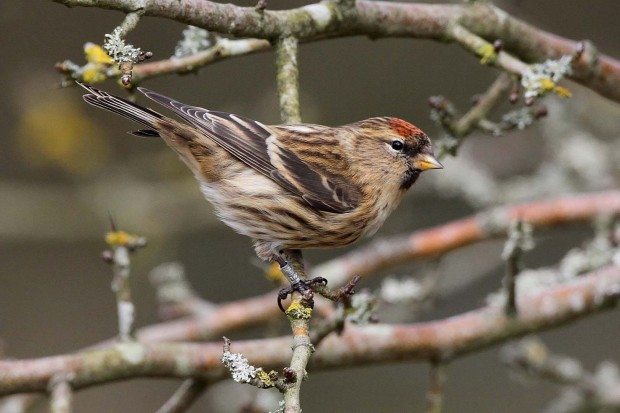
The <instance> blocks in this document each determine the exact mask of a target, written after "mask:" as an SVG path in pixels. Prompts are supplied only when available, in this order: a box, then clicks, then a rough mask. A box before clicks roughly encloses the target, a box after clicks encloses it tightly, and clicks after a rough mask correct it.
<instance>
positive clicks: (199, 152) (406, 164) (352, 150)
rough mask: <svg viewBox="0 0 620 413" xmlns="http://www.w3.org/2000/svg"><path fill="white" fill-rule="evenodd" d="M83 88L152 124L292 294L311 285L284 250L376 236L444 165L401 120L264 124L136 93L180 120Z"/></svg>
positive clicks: (103, 103) (148, 133)
mask: <svg viewBox="0 0 620 413" xmlns="http://www.w3.org/2000/svg"><path fill="white" fill-rule="evenodd" d="M82 86H83V87H84V88H86V89H87V90H88V91H89V92H90V93H88V94H86V95H84V100H85V101H86V102H88V103H90V104H91V105H94V106H97V107H100V108H103V109H107V110H109V111H111V112H114V113H118V114H120V115H122V116H125V117H127V118H129V119H131V120H133V121H136V122H138V123H140V124H142V125H144V126H146V127H147V128H148V129H142V130H138V131H136V132H132V133H133V134H134V135H137V136H141V137H161V138H162V139H163V140H164V141H165V142H166V143H167V144H168V146H170V147H171V148H172V149H174V150H175V151H176V152H177V153H178V154H179V156H180V158H181V160H183V162H185V164H186V165H187V166H188V167H189V168H190V170H191V171H192V172H193V173H194V176H195V177H196V179H197V180H198V182H199V183H200V188H201V190H202V192H203V194H204V196H205V198H207V200H208V201H210V202H211V203H212V204H213V206H214V207H215V211H216V213H217V215H218V217H219V218H220V219H221V220H222V221H224V223H226V224H227V225H228V226H230V227H232V228H233V229H234V230H235V231H237V232H238V233H240V234H243V235H247V236H248V237H250V238H252V239H253V240H254V247H255V249H256V253H257V255H258V256H259V257H260V258H261V259H263V260H266V261H274V260H275V261H278V262H279V263H280V265H281V267H282V269H283V272H284V273H285V274H286V275H287V276H288V277H289V280H290V281H291V284H292V288H293V289H295V290H306V291H307V289H308V286H307V284H306V283H305V282H304V281H301V280H300V279H299V277H298V276H297V274H295V272H294V271H292V270H291V268H290V267H291V266H288V265H287V263H286V262H284V261H283V259H282V255H281V251H282V250H298V249H304V248H326V247H339V246H344V245H348V244H350V243H352V242H354V241H356V240H357V239H359V238H361V237H363V236H369V235H372V234H374V233H375V232H376V231H377V230H378V229H379V227H380V226H381V225H382V224H383V222H384V221H385V219H386V218H387V217H388V216H389V214H390V213H391V212H392V211H393V210H394V208H396V206H397V205H398V203H399V201H400V199H401V197H402V196H403V194H404V193H405V192H406V191H407V190H408V189H409V188H410V187H411V185H413V183H414V182H415V181H416V180H417V179H418V177H419V175H420V173H421V172H422V171H425V170H428V169H438V168H442V166H441V164H440V163H439V162H438V161H437V159H436V158H435V157H434V156H433V151H432V148H431V142H430V140H429V138H428V137H427V136H426V134H425V133H424V132H422V131H421V130H420V129H418V128H417V127H415V126H414V125H412V124H410V123H408V122H406V121H404V120H401V119H397V118H390V117H376V118H370V119H366V120H362V121H359V122H356V123H352V124H349V125H344V126H340V127H333V128H332V127H328V126H321V125H311V124H298V125H275V126H273V125H270V126H267V125H263V124H262V123H260V122H257V121H254V120H251V119H247V118H244V117H241V116H238V115H233V114H230V113H224V112H217V111H212V110H207V109H203V108H200V107H196V106H190V105H186V104H183V103H181V102H178V101H176V100H174V99H171V98H168V97H166V96H163V95H161V94H159V93H156V92H153V91H150V90H147V89H144V88H139V90H140V91H141V92H142V93H144V94H145V95H146V96H147V97H148V98H149V99H152V100H154V101H155V102H157V103H159V104H161V105H162V106H164V107H166V108H168V109H170V110H172V111H173V112H174V113H175V114H177V115H178V116H180V117H181V118H182V119H183V120H184V121H185V122H186V123H182V122H178V121H176V120H174V119H171V118H168V117H165V116H163V115H161V114H159V113H157V112H155V111H153V110H151V109H148V108H145V107H142V106H139V105H137V104H135V103H132V102H129V101H127V100H125V99H122V98H119V97H116V96H112V95H110V94H108V93H106V92H103V91H100V90H97V89H95V88H93V87H91V86H87V85H82ZM319 281H323V280H322V279H319ZM287 292H290V291H286V292H285V293H287ZM285 293H284V295H283V297H286V294H285ZM280 298H282V297H280Z"/></svg>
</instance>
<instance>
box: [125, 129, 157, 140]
mask: <svg viewBox="0 0 620 413" xmlns="http://www.w3.org/2000/svg"><path fill="white" fill-rule="evenodd" d="M129 133H130V134H132V135H133V136H139V137H140V138H158V137H159V132H157V131H155V130H153V129H140V130H136V131H133V132H129Z"/></svg>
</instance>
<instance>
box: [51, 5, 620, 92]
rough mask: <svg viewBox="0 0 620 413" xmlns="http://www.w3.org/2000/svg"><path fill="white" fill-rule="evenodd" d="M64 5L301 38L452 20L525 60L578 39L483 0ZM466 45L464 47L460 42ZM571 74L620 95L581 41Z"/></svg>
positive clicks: (444, 31)
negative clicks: (276, 5) (283, 6)
mask: <svg viewBox="0 0 620 413" xmlns="http://www.w3.org/2000/svg"><path fill="white" fill-rule="evenodd" d="M54 1H56V2H58V3H62V4H65V5H67V6H71V7H74V6H85V7H99V8H104V9H113V10H121V11H124V12H132V11H135V10H138V9H140V10H141V11H142V12H143V14H144V15H145V16H155V17H163V18H168V19H172V20H176V21H178V22H181V23H185V24H190V25H193V26H197V27H202V28H204V29H207V30H209V31H213V32H218V33H226V34H232V35H234V36H237V37H249V38H260V39H267V40H272V41H275V40H277V39H281V38H284V37H288V36H293V37H295V38H297V39H298V40H299V41H300V42H306V41H314V40H321V39H324V38H326V37H341V36H352V35H365V36H369V37H371V38H378V37H414V38H423V39H434V40H446V39H447V40H452V39H454V36H453V35H451V30H452V29H453V27H454V25H455V24H459V25H460V26H461V27H463V28H464V29H466V30H468V31H469V32H471V33H472V34H474V35H476V36H478V37H480V38H481V39H484V40H486V41H488V42H494V41H495V40H497V39H500V40H501V41H502V43H503V49H504V50H505V51H506V52H510V53H511V54H512V55H514V56H515V57H517V58H519V59H520V60H522V61H524V62H527V63H531V62H541V61H544V60H547V59H559V58H560V57H562V56H566V55H568V56H572V55H573V54H574V53H575V51H576V50H577V49H578V45H579V43H578V42H576V41H572V40H568V39H565V38H562V37H560V36H557V35H555V34H551V33H548V32H545V31H543V30H540V29H538V28H536V27H534V26H532V25H529V24H527V23H525V22H523V21H521V20H519V19H516V18H514V17H512V16H510V15H509V14H508V13H506V12H505V11H503V10H501V9H499V8H497V7H495V6H493V5H492V4H490V2H473V3H470V4H459V5H454V4H422V3H395V2H383V1H368V0H358V1H357V2H355V3H354V4H350V3H348V2H339V1H336V0H331V1H325V2H321V3H316V4H310V5H307V6H304V7H300V8H296V9H290V10H277V11H275V10H262V11H259V10H257V9H256V8H253V7H238V6H234V5H232V4H221V3H216V2H212V1H208V0H194V1H191V2H189V1H177V0H151V1H149V2H142V1H137V0H54ZM466 47H467V48H468V50H471V48H469V46H466ZM571 78H572V79H573V80H575V81H577V82H579V83H581V84H583V85H585V86H587V87H589V88H591V89H593V90H595V91H597V92H598V93H600V94H601V95H603V96H606V97H608V98H610V99H612V100H615V101H620V62H619V61H618V60H616V59H614V58H612V57H609V56H606V55H604V54H601V53H598V52H597V51H596V49H595V48H594V47H593V46H592V45H591V44H590V43H587V47H586V50H585V52H584V53H582V54H581V55H580V58H579V59H578V60H577V61H575V62H573V74H572V75H571Z"/></svg>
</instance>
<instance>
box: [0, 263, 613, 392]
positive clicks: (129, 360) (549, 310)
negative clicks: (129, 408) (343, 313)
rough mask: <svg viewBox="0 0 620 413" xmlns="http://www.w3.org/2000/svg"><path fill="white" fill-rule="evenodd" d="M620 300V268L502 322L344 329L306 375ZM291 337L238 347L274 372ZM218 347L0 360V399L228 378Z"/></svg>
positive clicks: (488, 315) (401, 356)
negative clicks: (60, 379) (150, 381)
mask: <svg viewBox="0 0 620 413" xmlns="http://www.w3.org/2000/svg"><path fill="white" fill-rule="evenodd" d="M619 298H620V267H619V266H617V265H616V266H613V265H612V266H608V267H605V268H602V269H599V270H596V271H593V272H591V273H588V274H584V275H582V276H580V277H577V278H575V279H573V280H571V281H570V282H568V283H565V284H560V285H555V286H551V287H548V288H545V289H543V290H537V291H536V292H533V293H531V294H524V295H520V296H519V297H518V299H519V301H520V302H519V308H521V309H522V311H520V312H519V314H518V315H517V316H516V317H514V318H510V317H507V316H506V314H505V312H504V310H503V308H502V306H498V305H488V306H486V307H483V308H481V309H478V310H474V311H470V312H467V313H464V314H460V315H457V316H453V317H449V318H446V319H443V320H437V321H431V322H424V323H415V324H405V325H386V324H374V325H369V326H364V327H357V326H348V327H347V328H346V329H345V331H344V332H343V333H342V335H340V336H334V335H332V336H330V337H327V338H325V340H324V341H323V342H322V343H321V346H320V347H319V348H318V349H317V351H316V353H315V354H314V355H313V357H312V360H311V362H310V365H309V368H310V369H328V368H335V367H344V366H356V365H367V364H370V363H380V362H389V361H402V360H437V359H440V360H449V359H452V358H454V357H457V356H460V355H463V354H467V353H470V352H473V351H477V350H481V349H483V348H486V347H489V346H492V345H495V344H498V343H502V342H506V341H507V340H510V339H512V338H515V337H519V336H523V335H525V334H528V333H532V332H538V331H543V330H546V329H549V328H553V327H557V326H560V325H562V324H565V323H567V322H569V321H573V320H576V319H578V318H581V317H584V316H586V315H588V314H592V313H594V312H597V311H600V310H603V309H606V308H609V307H610V306H612V305H613V304H615V303H617V301H618V299H619ZM290 340H291V337H290V336H288V337H277V338H269V339H261V340H247V341H237V342H235V349H236V351H239V352H240V353H242V354H243V355H244V356H245V357H247V358H248V360H249V362H250V363H252V364H254V365H260V366H262V367H264V368H277V367H280V366H283V365H286V364H287V363H288V361H289V360H290V356H291V349H290ZM221 355H222V347H221V344H220V343H206V344H187V343H146V342H145V343H139V342H125V343H115V344H110V345H107V346H105V347H102V348H97V349H93V350H86V351H83V352H80V353H76V354H69V355H64V356H54V357H44V358H41V359H33V360H2V361H0V395H8V394H14V393H21V392H40V391H45V390H46V388H47V385H48V383H49V381H50V380H51V378H52V377H54V376H56V375H58V374H60V373H65V374H70V376H67V377H70V380H71V381H70V384H71V386H72V388H73V389H76V390H77V389H81V388H84V387H88V386H93V385H96V384H101V383H107V382H111V381H117V380H123V379H129V378H133V377H178V378H190V377H193V378H200V379H203V380H205V381H207V382H213V381H217V380H222V379H224V378H226V377H228V371H227V370H226V369H225V368H224V366H222V364H221V363H220V358H221Z"/></svg>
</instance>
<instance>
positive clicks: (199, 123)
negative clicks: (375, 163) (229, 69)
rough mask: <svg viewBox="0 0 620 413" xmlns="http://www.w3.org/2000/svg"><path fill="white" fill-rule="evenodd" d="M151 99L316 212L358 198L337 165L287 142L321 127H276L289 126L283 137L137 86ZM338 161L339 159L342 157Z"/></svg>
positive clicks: (342, 208)
mask: <svg viewBox="0 0 620 413" xmlns="http://www.w3.org/2000/svg"><path fill="white" fill-rule="evenodd" d="M139 90H140V91H141V92H142V93H144V94H145V95H146V96H147V97H148V98H149V99H152V100H154V101H155V102H157V103H159V104H161V105H162V106H164V107H167V108H169V109H170V110H172V111H173V112H175V113H176V114H178V115H179V116H180V117H182V118H183V119H184V120H186V121H187V122H189V123H191V124H192V125H193V126H195V127H196V128H198V129H200V130H201V131H202V132H203V133H204V134H205V135H206V136H207V137H209V138H210V139H212V140H213V141H214V142H216V143H217V144H218V145H220V146H221V147H222V148H224V149H225V150H226V151H228V152H229V153H230V154H231V155H233V156H234V157H235V158H237V159H239V160H240V161H241V162H243V163H245V164H246V165H248V166H249V167H251V168H253V169H255V170H256V171H258V172H260V173H261V174H263V175H265V176H267V177H269V178H271V179H272V180H274V181H275V182H277V183H278V184H279V185H281V186H282V187H283V188H285V189H287V190H288V191H290V192H292V193H293V194H295V195H297V196H299V197H301V198H302V199H304V200H305V201H306V203H307V204H308V205H310V206H311V207H312V208H314V209H316V210H317V211H323V212H333V213H344V212H347V211H350V210H352V209H354V208H355V207H356V206H357V205H359V202H360V200H361V193H360V191H359V189H358V188H357V187H355V186H354V185H352V184H350V183H348V180H347V179H345V178H344V177H343V176H342V175H340V174H339V173H338V172H337V171H336V170H337V169H338V168H334V167H331V168H330V167H329V165H327V164H325V163H324V162H313V161H312V158H313V157H312V156H311V155H310V154H309V153H308V152H307V151H306V152H305V153H304V152H300V151H298V150H295V145H288V144H289V143H291V142H290V141H291V140H294V139H295V136H297V134H296V133H295V128H297V131H298V132H299V131H301V129H299V128H307V129H304V130H306V131H309V132H310V133H312V130H315V128H321V127H319V126H316V127H311V126H308V127H306V126H290V127H282V126H279V127H278V130H279V131H288V132H289V133H284V137H282V134H281V133H274V129H275V128H273V127H272V128H270V127H268V126H266V125H263V124H262V123H260V122H257V121H255V120H251V119H247V118H244V117H242V116H238V115H233V114H230V113H225V112H217V111H212V110H207V109H204V108H200V107H197V106H191V105H186V104H184V103H181V102H178V101H176V100H174V99H171V98H169V97H167V96H164V95H161V94H159V93H156V92H153V91H150V90H148V89H144V88H139ZM340 161H342V158H340Z"/></svg>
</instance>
